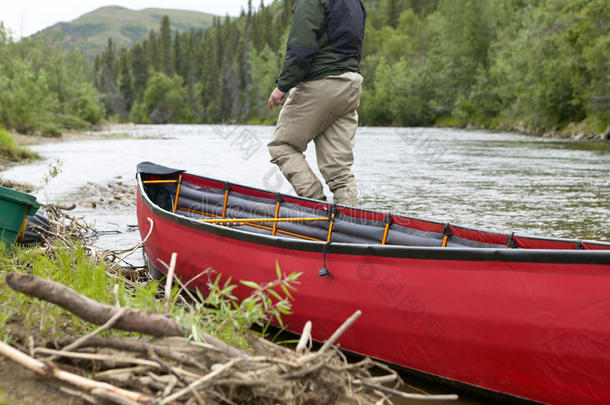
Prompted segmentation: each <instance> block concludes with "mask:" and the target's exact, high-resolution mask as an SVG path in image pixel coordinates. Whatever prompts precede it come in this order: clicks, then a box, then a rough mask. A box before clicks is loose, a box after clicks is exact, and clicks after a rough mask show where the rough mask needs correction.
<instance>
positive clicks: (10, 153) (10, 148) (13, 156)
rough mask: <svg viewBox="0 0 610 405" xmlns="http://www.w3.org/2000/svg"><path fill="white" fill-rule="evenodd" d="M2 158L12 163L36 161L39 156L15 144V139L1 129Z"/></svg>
mask: <svg viewBox="0 0 610 405" xmlns="http://www.w3.org/2000/svg"><path fill="white" fill-rule="evenodd" d="M0 157H4V158H6V159H8V160H12V161H15V162H17V161H21V160H29V159H35V158H37V157H38V154H37V153H35V152H32V151H30V150H28V149H26V148H23V147H21V146H17V145H16V144H15V140H14V139H13V137H12V136H11V135H10V134H9V133H8V132H7V131H6V130H5V129H1V128H0Z"/></svg>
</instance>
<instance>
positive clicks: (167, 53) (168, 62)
mask: <svg viewBox="0 0 610 405" xmlns="http://www.w3.org/2000/svg"><path fill="white" fill-rule="evenodd" d="M159 48H160V51H159V52H160V56H161V71H162V72H163V73H165V74H166V75H168V76H171V75H172V74H173V73H174V62H173V58H172V32H171V29H170V25H169V17H168V16H166V15H165V16H163V19H162V20H161V30H160V33H159Z"/></svg>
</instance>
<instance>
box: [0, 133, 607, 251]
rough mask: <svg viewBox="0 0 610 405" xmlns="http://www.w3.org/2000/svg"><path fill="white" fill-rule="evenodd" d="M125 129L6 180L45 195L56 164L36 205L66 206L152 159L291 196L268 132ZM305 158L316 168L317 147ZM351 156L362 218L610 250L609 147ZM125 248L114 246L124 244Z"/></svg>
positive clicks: (438, 138)
mask: <svg viewBox="0 0 610 405" xmlns="http://www.w3.org/2000/svg"><path fill="white" fill-rule="evenodd" d="M128 128H129V129H127V130H125V129H121V130H119V131H118V132H121V133H126V132H127V133H129V135H131V137H129V138H118V137H117V136H116V132H117V131H115V132H114V134H113V132H108V133H106V134H107V135H108V137H109V139H108V140H93V141H76V142H59V143H50V144H42V145H37V146H34V147H32V149H34V150H36V151H37V152H39V153H40V154H41V155H42V156H43V157H44V161H41V162H37V163H33V164H28V165H23V166H17V167H13V168H11V169H9V170H7V171H4V172H1V173H0V176H2V177H4V178H7V179H11V180H16V181H22V182H29V183H32V184H34V185H39V184H42V183H43V181H44V177H45V174H46V173H47V171H48V168H49V165H50V164H52V163H53V162H55V161H56V160H59V161H60V162H61V163H62V168H61V173H60V174H59V175H58V176H57V177H55V178H52V179H51V180H50V181H49V182H48V184H46V186H44V187H43V188H42V189H41V190H39V191H38V192H36V194H37V196H38V198H39V200H42V201H62V200H64V201H66V202H69V201H67V200H70V199H72V198H74V194H73V193H75V192H76V191H77V190H78V189H79V187H80V186H82V185H84V184H86V183H87V182H93V183H98V184H107V183H111V182H114V181H117V180H116V179H117V178H119V177H120V178H122V179H123V181H127V182H129V181H132V179H133V178H134V176H135V167H136V165H137V163H138V162H141V161H145V160H149V161H153V162H156V163H160V164H164V165H167V166H171V167H177V168H184V169H187V170H189V171H190V172H192V173H196V174H201V175H205V176H209V177H214V178H219V179H223V180H228V181H231V182H236V183H241V184H246V185H251V186H256V187H261V188H265V189H272V190H275V191H282V192H288V193H290V192H292V189H291V187H290V186H289V184H287V183H286V182H285V181H284V180H283V179H282V177H281V175H280V174H279V173H278V171H277V170H276V169H275V167H274V166H273V165H272V164H271V163H269V157H268V153H267V150H266V147H265V145H266V143H267V142H268V140H269V139H270V137H271V134H272V132H273V128H272V127H257V126H248V127H241V126H201V125H166V126H136V127H128ZM306 154H307V159H308V161H309V162H310V164H311V165H312V166H313V167H315V151H314V147H313V145H312V146H310V148H309V149H308V150H307V152H306ZM355 156H356V161H355V164H354V172H355V174H356V177H357V179H358V184H359V191H360V204H361V206H363V207H365V208H370V209H377V210H388V211H392V212H397V213H404V214H409V215H413V216H417V217H422V218H429V219H436V220H440V221H446V222H451V223H455V224H459V225H465V226H470V227H477V228H484V229H490V230H496V231H502V232H512V231H515V232H518V233H523V234H529V235H538V236H551V237H557V238H579V239H593V240H601V241H610V203H609V198H610V143H608V142H599V143H595V142H593V143H592V142H585V143H583V142H575V141H570V140H558V139H544V138H539V137H532V136H525V135H518V134H511V133H494V132H483V131H466V130H453V129H433V128H430V129H421V128H360V129H359V130H358V133H357V135H356V146H355ZM316 173H318V174H319V172H317V170H316ZM320 177H321V176H320ZM326 192H327V195H328V194H329V193H328V190H326ZM132 211H133V210H131V209H130V210H127V211H119V212H104V211H102V210H89V209H87V208H83V207H80V208H78V209H77V214H82V215H85V216H87V218H89V219H91V221H95V222H96V224H98V226H101V227H102V228H104V229H110V228H112V226H119V227H121V226H123V225H128V224H135V214H134V213H133V212H132ZM109 219H111V220H109ZM136 239H137V236H136ZM123 242H124V241H123V240H122V239H121V238H119V239H118V240H117V245H119V244H122V243H123Z"/></svg>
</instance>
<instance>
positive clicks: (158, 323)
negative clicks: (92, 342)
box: [6, 273, 243, 357]
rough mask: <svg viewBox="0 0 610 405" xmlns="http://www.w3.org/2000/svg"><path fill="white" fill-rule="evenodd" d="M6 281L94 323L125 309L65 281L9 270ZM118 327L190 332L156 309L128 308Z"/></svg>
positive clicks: (221, 346)
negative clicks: (82, 293)
mask: <svg viewBox="0 0 610 405" xmlns="http://www.w3.org/2000/svg"><path fill="white" fill-rule="evenodd" d="M6 283H7V284H8V285H9V287H11V288H12V289H13V290H15V291H18V292H21V293H24V294H27V295H30V296H32V297H36V298H39V299H41V300H44V301H48V302H52V303H53V304H56V305H59V306H60V307H62V308H64V309H66V310H68V311H70V312H72V313H73V314H74V315H76V316H78V317H80V318H82V319H84V320H85V321H87V322H90V323H92V324H94V325H103V324H105V323H106V322H108V321H109V320H110V319H112V317H113V316H115V315H116V314H117V313H118V312H119V311H123V309H121V308H117V307H113V306H110V305H105V304H100V303H99V302H97V301H94V300H92V299H90V298H87V297H85V296H84V295H81V294H79V293H77V292H76V291H74V290H73V289H71V288H68V287H66V286H65V285H63V284H60V283H56V282H54V281H49V280H45V279H42V278H40V277H36V276H30V275H27V274H22V273H9V274H8V275H7V276H6ZM113 328H114V329H118V330H122V331H127V332H136V333H143V334H146V335H151V336H155V337H168V336H186V334H187V331H186V329H185V328H184V326H182V324H180V323H179V322H177V321H175V320H173V319H170V318H168V317H166V316H165V315H162V314H159V313H157V312H153V311H143V310H138V309H127V310H124V314H123V315H122V316H120V317H119V318H118V319H117V320H115V322H114V326H113ZM202 335H203V338H204V340H205V341H206V342H207V343H209V344H211V345H212V346H214V347H213V348H215V349H216V350H219V351H221V352H223V353H225V354H226V355H228V356H230V357H239V356H242V355H243V352H242V351H241V350H239V349H237V348H234V347H233V346H231V345H228V344H226V343H224V342H222V341H221V340H218V339H216V338H215V337H213V336H210V335H206V334H202Z"/></svg>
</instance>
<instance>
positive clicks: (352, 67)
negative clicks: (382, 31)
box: [277, 0, 366, 92]
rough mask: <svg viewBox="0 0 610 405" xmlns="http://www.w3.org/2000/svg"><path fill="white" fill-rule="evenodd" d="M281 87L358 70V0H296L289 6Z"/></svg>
mask: <svg viewBox="0 0 610 405" xmlns="http://www.w3.org/2000/svg"><path fill="white" fill-rule="evenodd" d="M292 12H293V13H292V23H291V25H290V34H289V36H288V46H287V51H286V61H285V62H284V66H283V67H282V71H281V73H280V77H279V79H278V80H277V85H278V88H279V89H280V90H281V91H284V92H286V91H288V90H290V89H291V88H293V87H294V86H296V85H298V84H299V83H301V82H303V81H308V80H316V79H321V78H323V77H327V76H332V75H339V74H342V73H345V72H360V59H361V56H362V41H363V39H364V24H365V19H366V11H365V9H364V5H363V4H362V2H361V0H297V1H296V4H295V6H294V8H293V9H292Z"/></svg>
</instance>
